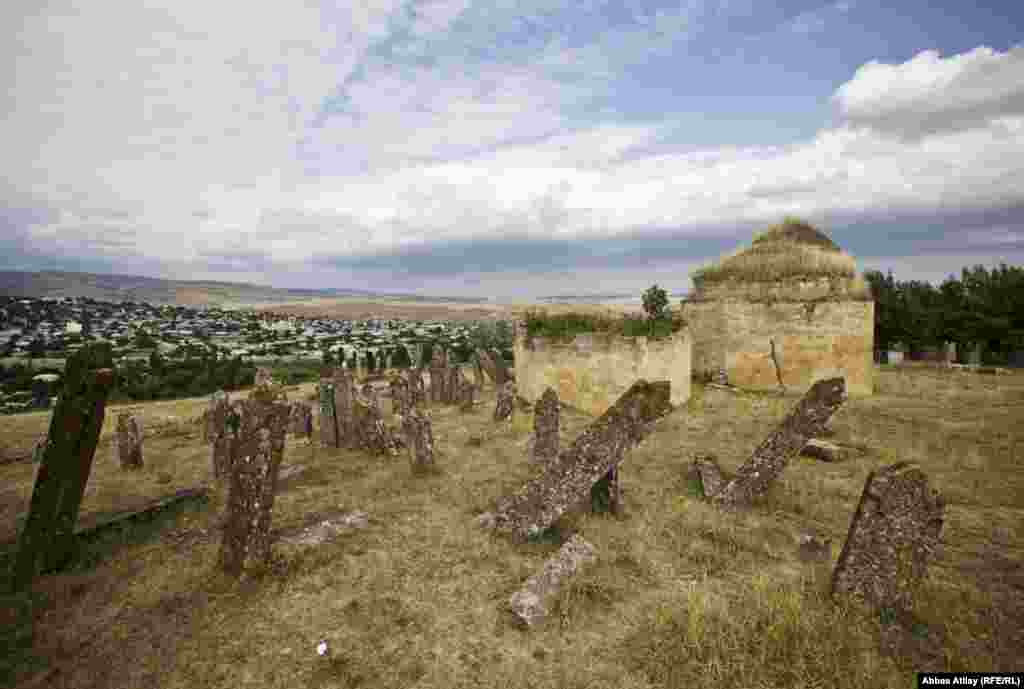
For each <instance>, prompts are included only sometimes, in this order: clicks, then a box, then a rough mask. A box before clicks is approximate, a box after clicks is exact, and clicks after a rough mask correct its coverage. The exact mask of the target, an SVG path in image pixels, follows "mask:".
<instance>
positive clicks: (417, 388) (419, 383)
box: [409, 368, 426, 407]
mask: <svg viewBox="0 0 1024 689" xmlns="http://www.w3.org/2000/svg"><path fill="white" fill-rule="evenodd" d="M424 387H425V386H424V384H423V369H422V368H410V369H409V403H410V406H413V407H415V406H418V405H422V404H423V403H424V402H426V391H425V390H424Z"/></svg>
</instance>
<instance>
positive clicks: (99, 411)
mask: <svg viewBox="0 0 1024 689" xmlns="http://www.w3.org/2000/svg"><path fill="white" fill-rule="evenodd" d="M114 380H115V374H114V357H113V352H112V350H111V348H110V345H109V344H106V343H101V344H89V345H86V346H84V347H82V348H81V349H80V350H78V351H77V352H75V353H73V354H72V355H71V356H69V357H68V359H67V363H66V364H65V367H64V375H63V378H62V381H61V392H60V395H59V398H58V400H57V405H56V407H55V408H54V410H53V416H52V417H51V419H50V430H49V433H48V434H47V438H48V441H47V443H46V446H45V449H44V450H43V457H42V461H41V462H40V465H39V469H38V471H37V473H36V481H35V486H34V487H33V490H32V499H31V502H30V503H29V511H28V517H27V518H26V520H25V525H24V527H23V528H22V531H21V535H20V537H19V542H18V554H17V556H16V559H15V562H14V567H13V571H12V577H11V584H12V588H13V590H15V591H20V590H23V589H24V588H25V587H27V586H29V585H30V584H31V582H32V579H33V578H34V577H35V575H36V573H37V572H38V571H39V570H40V569H43V570H49V569H54V568H59V567H62V566H64V565H65V564H66V563H67V561H68V560H69V559H70V558H71V556H72V555H73V547H74V537H75V523H76V522H77V520H78V510H79V507H80V506H81V504H82V497H83V496H84V495H85V486H86V483H88V481H89V473H90V472H91V470H92V462H93V457H94V456H95V453H96V444H97V443H98V442H99V438H100V430H101V429H102V428H103V417H104V415H105V413H106V407H107V395H108V394H109V393H110V389H111V388H112V387H113V385H114Z"/></svg>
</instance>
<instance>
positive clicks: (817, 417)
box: [712, 378, 846, 507]
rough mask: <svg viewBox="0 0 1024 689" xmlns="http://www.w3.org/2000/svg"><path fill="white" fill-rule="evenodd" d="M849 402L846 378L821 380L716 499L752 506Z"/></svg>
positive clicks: (736, 504)
mask: <svg viewBox="0 0 1024 689" xmlns="http://www.w3.org/2000/svg"><path fill="white" fill-rule="evenodd" d="M845 401H846V381H845V380H844V379H843V378H828V379H825V380H819V381H818V382H817V383H815V384H814V385H812V386H811V389H810V390H808V391H807V394H806V395H804V397H803V399H801V400H800V402H799V403H798V404H797V405H796V408H794V409H793V411H792V412H790V414H789V416H787V417H786V418H785V419H784V420H783V421H782V423H781V424H780V425H779V427H778V428H777V429H776V430H775V431H774V432H773V433H772V434H771V435H769V436H768V437H767V438H766V439H765V440H764V442H762V443H761V444H760V445H759V446H758V447H757V449H756V450H754V454H753V455H751V457H750V459H748V460H747V461H746V462H745V463H744V464H743V465H742V466H741V467H740V468H739V470H738V471H737V473H736V477H735V478H734V479H732V480H731V481H729V482H728V483H727V484H726V485H725V487H724V488H722V490H720V491H719V492H718V493H716V494H715V495H714V496H713V497H712V500H714V501H715V502H716V503H718V504H719V505H720V506H723V507H738V506H745V505H749V504H750V503H751V502H752V501H753V500H754V498H756V497H758V496H761V495H763V494H764V493H765V492H766V491H767V490H768V486H769V485H770V484H771V482H772V481H773V480H775V478H776V477H777V476H778V475H779V474H781V473H782V470H783V469H785V468H786V464H787V463H788V462H789V460H790V458H791V457H794V456H796V455H797V454H799V453H800V450H802V449H803V448H804V447H805V446H806V445H807V441H808V440H810V439H811V438H815V437H817V436H819V435H821V433H822V431H823V430H824V428H825V425H826V423H828V420H829V419H831V418H832V415H833V414H834V413H835V412H836V410H837V409H839V407H840V406H842V404H843V402H845Z"/></svg>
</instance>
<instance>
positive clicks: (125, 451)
mask: <svg viewBox="0 0 1024 689" xmlns="http://www.w3.org/2000/svg"><path fill="white" fill-rule="evenodd" d="M114 439H115V442H116V443H117V457H118V459H119V460H120V463H121V468H122V469H141V468H142V424H141V423H140V422H139V420H138V418H137V417H135V416H134V415H133V414H129V413H128V412H121V413H120V414H118V415H117V430H116V431H115V435H114Z"/></svg>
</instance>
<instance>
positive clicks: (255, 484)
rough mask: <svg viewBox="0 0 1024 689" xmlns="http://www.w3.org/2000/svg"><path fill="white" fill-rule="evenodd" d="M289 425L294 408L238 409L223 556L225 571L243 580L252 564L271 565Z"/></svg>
mask: <svg viewBox="0 0 1024 689" xmlns="http://www.w3.org/2000/svg"><path fill="white" fill-rule="evenodd" d="M287 424H288V407H287V405H284V404H281V403H279V402H266V401H262V400H255V399H250V400H245V401H243V402H242V403H240V404H239V405H237V406H236V407H235V408H234V409H232V415H231V418H230V419H229V423H228V426H229V428H230V432H229V436H228V441H229V452H230V457H231V460H230V466H229V467H228V478H229V485H228V498H227V506H226V513H225V516H224V535H223V540H222V541H221V548H220V554H219V564H220V567H221V568H222V569H223V570H224V572H225V573H227V574H229V575H232V576H238V575H240V574H241V573H242V571H243V569H245V567H246V565H247V563H260V564H266V563H267V562H268V561H269V558H270V546H271V538H270V525H271V519H272V515H273V508H274V496H275V494H276V491H277V480H278V470H279V468H280V466H281V460H282V459H283V457H284V437H285V430H286V427H287Z"/></svg>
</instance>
